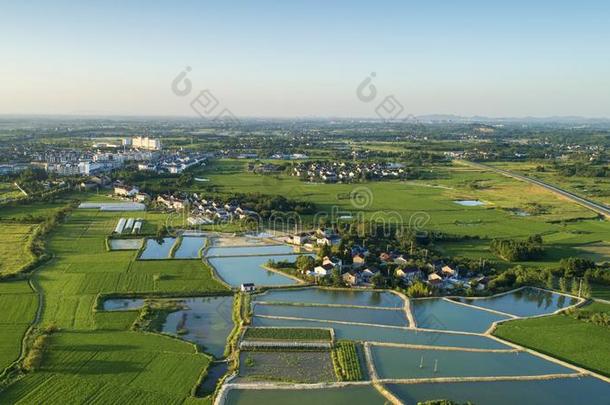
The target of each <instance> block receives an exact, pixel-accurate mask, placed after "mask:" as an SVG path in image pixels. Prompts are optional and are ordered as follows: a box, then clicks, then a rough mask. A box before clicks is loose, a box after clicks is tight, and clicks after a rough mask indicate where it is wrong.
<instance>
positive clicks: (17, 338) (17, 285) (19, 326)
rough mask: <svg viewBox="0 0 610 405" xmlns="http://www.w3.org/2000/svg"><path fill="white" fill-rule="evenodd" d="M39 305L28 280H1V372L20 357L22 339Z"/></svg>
mask: <svg viewBox="0 0 610 405" xmlns="http://www.w3.org/2000/svg"><path fill="white" fill-rule="evenodd" d="M37 306H38V298H37V296H36V294H34V292H33V291H32V290H31V289H30V287H29V285H28V283H27V282H25V281H10V282H8V281H5V282H0V308H1V310H0V328H2V333H0V372H1V371H2V370H4V368H6V367H8V366H9V365H10V364H11V363H12V362H13V361H15V360H17V358H18V357H19V353H20V352H21V339H22V338H23V335H24V334H25V331H26V330H27V328H28V326H29V325H30V323H31V322H32V321H33V320H34V316H35V314H36V308H37Z"/></svg>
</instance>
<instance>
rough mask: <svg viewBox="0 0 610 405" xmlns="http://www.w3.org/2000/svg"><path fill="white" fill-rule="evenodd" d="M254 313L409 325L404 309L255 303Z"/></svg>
mask: <svg viewBox="0 0 610 405" xmlns="http://www.w3.org/2000/svg"><path fill="white" fill-rule="evenodd" d="M254 315H271V316H286V317H296V318H309V319H320V320H329V321H342V322H358V323H370V324H379V325H391V326H402V327H407V326H409V321H408V320H407V316H406V314H405V312H404V311H403V310H402V309H369V308H348V307H321V306H306V305H281V304H273V305H262V304H255V305H254Z"/></svg>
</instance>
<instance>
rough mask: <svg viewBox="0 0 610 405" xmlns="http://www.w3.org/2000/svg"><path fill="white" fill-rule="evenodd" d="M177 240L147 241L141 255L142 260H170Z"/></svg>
mask: <svg viewBox="0 0 610 405" xmlns="http://www.w3.org/2000/svg"><path fill="white" fill-rule="evenodd" d="M175 241H176V238H162V239H160V240H159V241H157V240H156V239H146V247H145V248H144V251H143V252H142V254H141V255H140V260H159V259H169V252H170V250H171V249H172V246H173V245H174V242H175Z"/></svg>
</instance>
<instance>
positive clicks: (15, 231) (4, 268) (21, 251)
mask: <svg viewBox="0 0 610 405" xmlns="http://www.w3.org/2000/svg"><path fill="white" fill-rule="evenodd" d="M0 226H1V227H2V234H1V235H0V275H6V274H11V273H15V272H18V271H19V270H20V269H21V268H22V267H23V266H25V265H27V264H28V263H30V262H31V261H33V260H34V256H33V255H32V253H31V252H30V249H29V242H30V239H31V235H32V231H33V229H34V228H35V227H36V225H29V224H19V223H13V222H4V223H1V225H0Z"/></svg>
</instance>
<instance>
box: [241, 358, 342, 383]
mask: <svg viewBox="0 0 610 405" xmlns="http://www.w3.org/2000/svg"><path fill="white" fill-rule="evenodd" d="M239 364H240V365H239V377H238V380H242V381H284V382H300V383H316V382H331V381H336V377H335V373H334V371H333V365H332V360H331V356H330V352H329V351H305V352H304V351H242V352H241V355H240V362H239Z"/></svg>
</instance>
